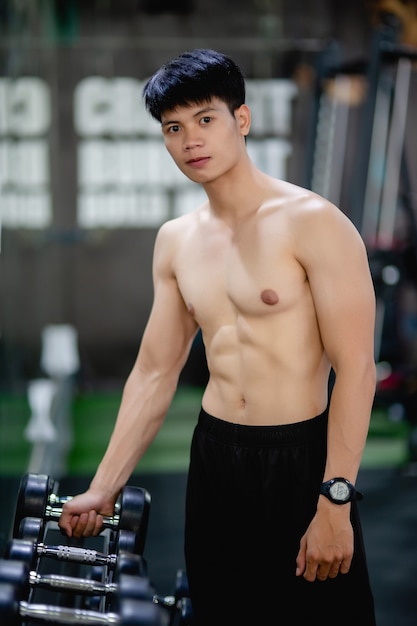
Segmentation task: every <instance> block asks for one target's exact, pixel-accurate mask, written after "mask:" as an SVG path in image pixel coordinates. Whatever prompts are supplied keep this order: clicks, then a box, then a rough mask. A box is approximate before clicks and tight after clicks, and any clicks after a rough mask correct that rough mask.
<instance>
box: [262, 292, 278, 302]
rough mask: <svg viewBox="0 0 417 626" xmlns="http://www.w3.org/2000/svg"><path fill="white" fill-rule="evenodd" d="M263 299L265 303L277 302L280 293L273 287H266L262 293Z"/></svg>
mask: <svg viewBox="0 0 417 626" xmlns="http://www.w3.org/2000/svg"><path fill="white" fill-rule="evenodd" d="M261 300H262V302H265V304H276V303H277V302H278V295H277V293H276V292H275V291H274V290H273V289H264V290H263V291H262V293H261Z"/></svg>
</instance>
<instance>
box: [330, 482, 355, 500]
mask: <svg viewBox="0 0 417 626" xmlns="http://www.w3.org/2000/svg"><path fill="white" fill-rule="evenodd" d="M329 493H330V495H331V497H332V498H334V499H335V500H338V501H339V502H346V501H347V500H348V499H349V496H350V489H349V487H348V485H347V484H346V483H344V482H342V481H336V482H334V483H333V485H331V486H330V488H329Z"/></svg>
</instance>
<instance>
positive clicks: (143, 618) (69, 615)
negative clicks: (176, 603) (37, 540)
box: [0, 583, 168, 626]
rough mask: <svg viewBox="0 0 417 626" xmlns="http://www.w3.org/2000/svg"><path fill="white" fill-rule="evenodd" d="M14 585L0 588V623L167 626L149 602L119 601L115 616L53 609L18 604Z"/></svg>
mask: <svg viewBox="0 0 417 626" xmlns="http://www.w3.org/2000/svg"><path fill="white" fill-rule="evenodd" d="M21 598H22V590H21V589H20V588H19V586H18V585H14V584H10V583H2V584H0V623H1V624H7V626H21V625H22V623H26V620H35V621H36V622H37V623H38V622H48V623H51V622H53V623H54V624H55V625H56V626H58V625H59V624H88V625H89V626H99V625H100V626H103V625H106V624H109V625H111V626H168V617H167V615H166V614H165V612H164V611H162V610H161V608H160V607H158V605H157V604H155V603H154V602H152V601H149V600H136V599H132V598H129V597H125V598H120V610H119V612H118V613H102V612H99V611H87V610H82V609H71V608H65V607H55V606H50V605H47V604H32V603H30V602H27V601H26V600H22V599H21Z"/></svg>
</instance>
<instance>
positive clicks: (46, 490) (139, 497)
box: [13, 473, 151, 548]
mask: <svg viewBox="0 0 417 626" xmlns="http://www.w3.org/2000/svg"><path fill="white" fill-rule="evenodd" d="M71 498H72V496H65V497H59V496H58V495H57V484H56V481H54V479H53V478H51V477H50V476H47V475H44V474H32V473H28V474H25V475H24V476H23V478H22V480H21V482H20V486H19V490H18V496H17V504H16V511H15V517H14V523H13V536H14V537H16V536H17V534H18V532H19V525H20V522H21V521H22V519H24V518H25V517H38V518H39V517H41V518H44V519H45V520H46V521H49V520H55V521H58V520H59V518H60V517H61V513H62V506H63V504H65V502H68V500H70V499H71ZM150 502H151V497H150V494H149V493H148V492H147V491H146V489H143V488H140V487H130V486H126V487H124V488H123V490H122V491H121V494H120V496H119V498H118V501H117V502H116V507H115V514H114V515H113V516H112V517H107V516H103V528H111V529H115V530H118V529H123V530H130V531H133V532H135V533H136V534H137V535H138V543H139V545H141V546H142V548H143V547H144V543H145V537H146V532H147V527H148V520H149V509H150Z"/></svg>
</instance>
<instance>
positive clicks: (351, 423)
mask: <svg viewBox="0 0 417 626" xmlns="http://www.w3.org/2000/svg"><path fill="white" fill-rule="evenodd" d="M374 394H375V365H374V362H373V361H372V362H367V363H365V364H364V365H363V366H362V367H360V366H358V365H357V366H354V367H352V368H345V370H344V369H343V368H340V371H339V372H336V381H335V384H334V387H333V391H332V396H331V400H330V406H329V421H328V438H327V462H326V468H325V473H324V477H323V479H324V480H328V479H330V478H334V477H336V476H343V477H344V478H347V479H348V480H350V481H351V482H352V483H355V480H356V477H357V474H358V471H359V467H360V463H361V459H362V455H363V451H364V448H365V444H366V439H367V435H368V430H369V421H370V416H371V411H372V405H373V400H374Z"/></svg>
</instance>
